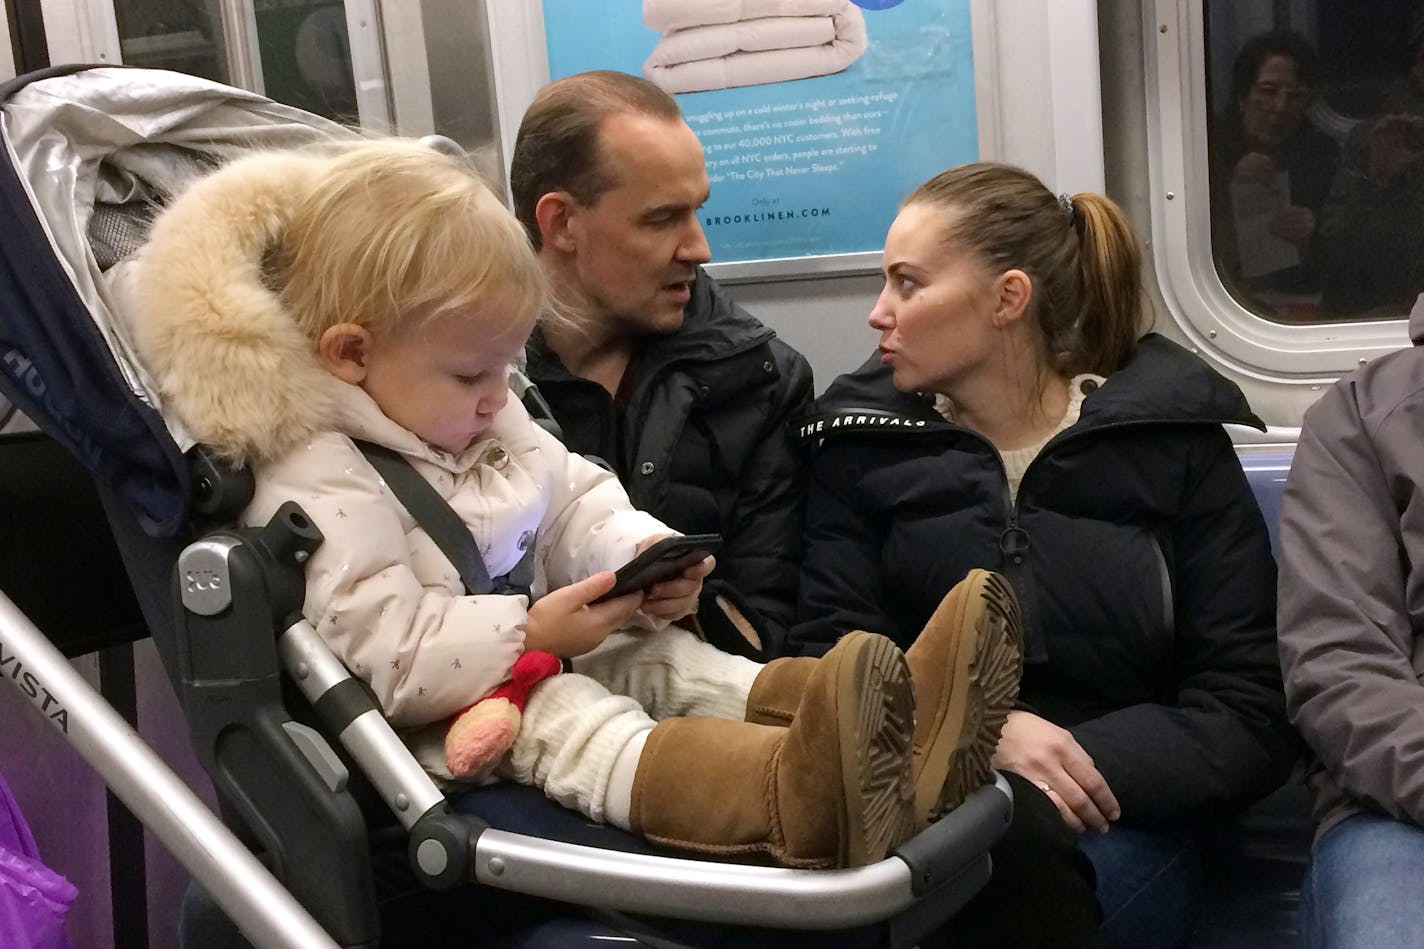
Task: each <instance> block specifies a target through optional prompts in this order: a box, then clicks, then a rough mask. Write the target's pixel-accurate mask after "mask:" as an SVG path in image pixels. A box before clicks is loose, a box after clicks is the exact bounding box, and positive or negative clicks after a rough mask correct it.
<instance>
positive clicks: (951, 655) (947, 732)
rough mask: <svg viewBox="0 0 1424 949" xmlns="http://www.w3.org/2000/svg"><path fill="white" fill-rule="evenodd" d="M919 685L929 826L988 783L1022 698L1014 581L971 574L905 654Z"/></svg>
mask: <svg viewBox="0 0 1424 949" xmlns="http://www.w3.org/2000/svg"><path fill="white" fill-rule="evenodd" d="M905 658H906V660H907V661H908V662H909V664H910V678H911V679H912V680H913V681H914V683H915V700H916V708H915V740H914V745H915V768H914V773H915V816H916V821H917V826H919V827H925V826H927V825H928V824H929V823H931V822H932V821H934V820H935V819H936V818H938V817H939V816H940V815H941V814H943V813H944V812H946V811H950V810H953V809H954V808H956V807H958V806H959V805H960V804H961V803H963V801H964V798H965V797H967V796H968V795H969V793H970V792H971V791H974V790H975V789H977V788H979V787H981V786H982V785H984V784H985V783H987V782H988V781H989V777H990V774H991V773H992V769H991V768H990V764H989V760H990V758H992V757H993V754H994V748H995V746H996V745H997V744H998V742H999V733H1000V732H1001V731H1002V730H1003V727H1004V721H1005V719H1007V718H1008V715H1009V712H1010V711H1012V709H1013V704H1014V700H1015V699H1016V698H1017V697H1018V692H1019V677H1020V676H1021V674H1022V672H1023V629H1022V626H1021V625H1020V619H1019V606H1018V600H1017V599H1016V598H1015V596H1014V591H1013V588H1012V587H1011V586H1009V582H1008V581H1007V580H1005V579H1004V578H1003V577H1001V576H999V575H998V574H996V573H990V572H989V571H987V570H971V571H969V574H968V576H966V577H965V578H964V579H963V580H961V581H960V582H959V583H958V584H957V585H956V586H955V587H954V589H952V590H950V591H949V593H948V594H947V595H946V596H945V598H944V599H943V600H942V601H941V602H940V605H939V607H938V608H937V609H936V610H935V611H934V614H933V615H932V616H931V617H930V619H929V622H928V623H926V624H925V628H924V629H923V630H921V631H920V635H919V636H918V637H916V639H915V642H914V644H913V645H911V646H910V648H909V649H908V650H907V651H906V653H905Z"/></svg>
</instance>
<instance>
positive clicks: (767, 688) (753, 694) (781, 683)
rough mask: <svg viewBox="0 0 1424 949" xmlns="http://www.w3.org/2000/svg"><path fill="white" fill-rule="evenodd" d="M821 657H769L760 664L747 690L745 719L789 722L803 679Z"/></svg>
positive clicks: (802, 689)
mask: <svg viewBox="0 0 1424 949" xmlns="http://www.w3.org/2000/svg"><path fill="white" fill-rule="evenodd" d="M820 661H821V660H819V659H817V658H816V657H814V656H789V657H787V658H785V659H773V660H772V661H771V662H768V663H767V664H766V665H765V666H763V667H762V670H761V672H760V673H758V674H757V677H756V679H755V680H754V681H753V682H752V688H751V691H750V692H748V693H747V721H749V722H756V723H758V724H760V725H781V726H783V727H785V726H787V725H790V724H791V723H792V722H793V721H794V720H795V719H796V706H798V705H800V704H801V696H803V695H805V694H806V682H807V680H809V679H810V678H811V673H812V672H814V671H815V670H816V664H817V663H818V662H820Z"/></svg>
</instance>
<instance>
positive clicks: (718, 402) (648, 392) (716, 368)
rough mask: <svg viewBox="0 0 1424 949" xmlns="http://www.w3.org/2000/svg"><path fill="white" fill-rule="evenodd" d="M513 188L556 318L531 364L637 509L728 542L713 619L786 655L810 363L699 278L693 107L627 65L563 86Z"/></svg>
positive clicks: (517, 152) (701, 174) (748, 646)
mask: <svg viewBox="0 0 1424 949" xmlns="http://www.w3.org/2000/svg"><path fill="white" fill-rule="evenodd" d="M510 184H511V189H512V191H513V194H514V210H515V214H516V215H517V216H518V217H519V219H520V221H521V222H523V224H524V227H525V229H526V230H528V232H529V236H530V238H531V240H532V241H533V242H534V246H535V247H536V248H537V249H538V250H539V253H540V258H541V260H542V262H543V264H544V268H545V272H546V273H547V274H548V276H549V279H550V283H551V286H552V289H553V295H554V301H555V305H556V310H557V312H556V314H555V315H554V317H553V318H551V319H549V320H547V321H546V322H545V323H544V324H543V326H542V327H541V329H540V330H539V331H538V333H537V334H536V335H535V337H534V339H533V340H531V342H530V346H529V350H528V357H529V365H528V372H529V376H530V378H531V379H532V380H533V382H534V383H535V384H536V385H537V386H538V388H539V390H540V391H541V392H542V394H543V396H544V397H545V399H546V400H547V401H548V404H549V406H550V408H551V409H552V414H553V417H554V419H555V420H556V421H557V423H558V425H559V427H560V428H561V429H562V436H563V438H564V441H565V442H566V443H567V444H568V445H569V447H570V448H572V449H574V450H575V451H579V452H582V453H584V454H588V455H594V456H597V457H599V458H602V459H603V460H605V461H606V462H607V463H608V464H609V465H610V466H611V467H612V468H613V470H614V471H616V472H617V474H618V476H619V478H620V480H621V481H622V482H623V485H624V487H625V488H627V490H628V494H629V496H630V497H631V498H632V500H633V503H634V504H635V505H637V506H638V507H640V508H642V509H644V510H646V511H649V512H651V513H652V514H654V515H656V516H657V517H658V518H660V519H662V520H663V521H665V522H667V523H668V524H669V525H671V526H673V527H675V528H677V529H678V530H680V531H683V532H684V533H710V532H716V533H720V534H721V535H722V536H723V538H724V541H725V543H724V545H723V547H722V550H721V552H720V553H719V554H718V555H717V569H716V570H715V571H714V572H713V574H712V576H711V577H710V578H709V581H708V582H707V583H706V584H705V585H704V588H703V598H702V607H701V609H700V610H699V611H698V615H697V620H698V623H699V625H700V627H701V628H702V631H703V633H704V635H706V636H707V638H708V639H709V641H711V642H714V643H715V644H717V645H718V646H721V647H722V648H724V649H728V650H731V651H735V652H739V653H742V654H744V655H749V656H752V657H754V658H765V657H767V656H771V655H774V654H775V652H776V650H777V649H778V648H779V645H780V642H781V641H782V639H783V638H784V632H785V629H786V627H787V626H788V625H789V624H790V622H791V619H792V616H793V613H794V611H795V594H796V575H797V564H798V562H799V560H800V550H801V546H800V545H801V540H800V537H801V504H802V498H803V495H804V487H805V477H804V464H803V460H802V458H801V457H800V455H799V454H798V451H797V449H795V448H793V447H792V442H791V437H790V423H791V422H792V421H793V420H794V419H795V418H797V417H798V416H799V415H801V414H803V413H804V412H805V411H806V409H807V407H808V406H809V403H810V399H811V395H812V380H811V368H810V365H809V364H808V363H807V362H806V360H805V358H804V357H802V356H801V355H800V354H799V353H797V352H796V351H795V350H793V349H791V348H790V347H789V346H787V345H786V344H785V343H783V342H781V340H779V339H777V338H776V336H775V334H774V333H773V332H772V331H771V330H770V329H768V328H767V327H765V326H763V325H762V324H761V323H759V322H757V321H756V320H755V319H753V318H752V317H751V316H750V315H749V314H747V313H746V312H745V311H743V310H742V309H741V308H740V307H738V306H737V305H736V304H734V303H733V302H732V301H731V300H729V299H728V298H727V297H725V296H724V295H723V294H722V292H721V290H720V289H718V287H717V285H716V284H715V283H713V282H712V280H711V278H709V277H708V276H707V275H706V274H704V273H703V272H702V271H701V269H700V265H701V264H704V263H706V262H707V261H708V260H709V259H710V256H711V254H710V251H709V248H708V246H707V238H706V236H705V235H704V234H703V233H702V227H701V225H700V224H699V223H698V219H697V213H698V209H699V208H700V207H701V206H702V204H703V202H705V201H706V200H707V194H708V181H707V168H706V163H705V160H704V158H703V154H702V146H701V145H700V143H699V142H698V141H697V137H696V136H695V135H694V134H693V132H692V130H691V129H690V128H689V127H688V126H687V123H686V122H684V121H683V119H682V114H681V111H680V110H679V108H678V105H677V101H676V100H675V99H673V98H672V97H671V96H670V95H668V94H667V93H666V92H664V91H663V90H661V89H659V88H658V87H657V86H654V85H653V84H652V83H650V82H647V81H645V80H643V79H640V78H636V77H633V76H629V75H625V74H623V73H617V72H605V71H599V72H589V73H580V74H578V75H575V76H569V77H567V78H565V79H561V80H559V81H557V82H554V83H552V84H551V85H549V86H547V87H546V88H545V89H544V90H543V91H541V92H540V93H539V95H538V96H537V97H536V98H535V100H534V103H533V105H531V106H530V107H529V111H528V112H527V113H526V114H525V116H524V121H523V123H522V125H521V126H520V129H519V136H518V139H517V141H516V142H515V147H514V159H513V163H512V166H511V168H510Z"/></svg>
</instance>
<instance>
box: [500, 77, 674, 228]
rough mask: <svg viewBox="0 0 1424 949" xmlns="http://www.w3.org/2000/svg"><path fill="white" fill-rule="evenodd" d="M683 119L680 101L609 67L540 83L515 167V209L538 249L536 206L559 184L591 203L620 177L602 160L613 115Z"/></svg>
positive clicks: (511, 169) (517, 145) (512, 170)
mask: <svg viewBox="0 0 1424 949" xmlns="http://www.w3.org/2000/svg"><path fill="white" fill-rule="evenodd" d="M621 113H629V114H633V115H648V116H652V117H654V118H660V119H669V120H672V119H681V118H682V110H681V109H680V108H678V104H677V100H676V99H674V98H673V97H672V96H671V95H669V94H668V93H667V92H666V91H664V90H663V89H661V88H659V87H658V86H656V85H654V84H653V83H651V82H649V81H648V80H646V79H642V78H640V77H638V76H630V75H628V74H627V73H621V72H614V71H612V70H607V69H599V70H594V71H592V72H582V73H576V74H575V75H572V76H566V77H564V78H563V79H559V80H557V81H555V82H551V83H550V84H549V85H547V86H545V87H544V88H543V89H542V90H540V92H539V94H538V95H537V96H535V97H534V102H533V104H531V105H530V106H529V111H527V112H525V113H524V121H523V122H521V123H520V124H519V135H518V137H517V138H516V139H515V142H514V158H513V160H512V161H511V162H510V166H509V189H510V192H511V193H512V194H513V196H514V215H515V217H517V218H519V223H521V224H523V225H524V229H525V230H526V231H527V232H528V233H529V239H530V240H531V241H532V242H533V243H534V247H535V248H539V247H540V246H541V245H542V239H541V236H540V234H539V222H538V221H536V220H535V219H534V207H535V206H536V205H537V204H538V203H539V199H540V198H542V197H543V196H544V195H546V194H549V193H550V192H553V191H567V192H568V193H569V194H571V195H573V196H574V198H575V199H576V200H577V201H578V202H579V203H580V204H592V203H594V202H595V201H597V200H598V199H599V198H600V197H601V196H602V195H603V193H604V192H606V191H607V190H608V189H610V188H612V187H613V185H614V183H615V181H616V174H617V169H613V168H607V167H605V166H604V162H603V157H602V154H601V150H600V147H599V145H600V143H599V130H600V128H601V126H602V124H603V120H604V119H606V118H607V117H608V116H610V115H617V114H621Z"/></svg>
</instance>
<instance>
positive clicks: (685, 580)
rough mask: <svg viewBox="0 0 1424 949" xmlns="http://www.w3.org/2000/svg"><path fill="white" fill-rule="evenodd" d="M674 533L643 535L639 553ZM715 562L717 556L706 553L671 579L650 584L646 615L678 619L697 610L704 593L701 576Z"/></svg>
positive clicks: (645, 591) (708, 570)
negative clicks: (698, 602)
mask: <svg viewBox="0 0 1424 949" xmlns="http://www.w3.org/2000/svg"><path fill="white" fill-rule="evenodd" d="M671 536H672V535H671V534H654V535H653V536H651V537H645V538H643V541H642V543H640V544H638V553H640V554H641V553H642V552H643V551H645V550H647V549H648V548H649V547H651V546H653V545H654V544H656V543H657V542H658V541H660V540H662V539H663V538H664V537H671ZM715 566H717V559H716V558H715V557H704V558H703V559H702V560H700V561H698V562H697V563H695V564H693V565H692V566H690V567H688V568H687V569H685V570H683V571H682V573H681V574H680V575H678V576H676V577H673V578H672V579H671V580H664V581H663V582H661V583H655V584H653V585H652V586H650V587H648V588H647V589H646V590H644V591H643V593H644V599H643V606H642V610H643V615H644V616H649V617H652V618H654V619H665V620H679V619H682V618H683V617H684V616H689V615H691V614H692V613H695V612H697V598H698V596H700V595H701V594H702V578H703V577H705V576H707V575H708V574H709V573H711V572H712V568H713V567H715Z"/></svg>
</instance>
